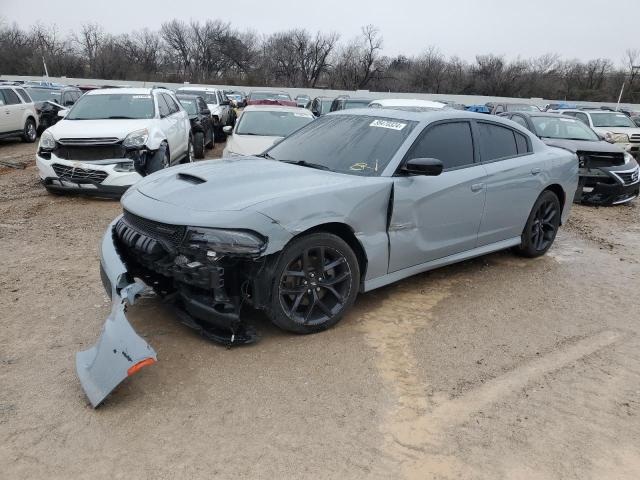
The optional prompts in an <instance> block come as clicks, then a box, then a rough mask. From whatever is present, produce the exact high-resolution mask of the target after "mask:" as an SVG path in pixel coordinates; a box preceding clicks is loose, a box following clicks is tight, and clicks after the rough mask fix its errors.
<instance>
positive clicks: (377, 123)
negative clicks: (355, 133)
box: [369, 120, 407, 130]
mask: <svg viewBox="0 0 640 480" xmlns="http://www.w3.org/2000/svg"><path fill="white" fill-rule="evenodd" d="M369 126H370V127H379V128H390V129H391V130H402V129H403V128H404V127H406V126H407V124H406V123H402V122H392V121H390V120H374V121H373V122H371V123H370V124H369Z"/></svg>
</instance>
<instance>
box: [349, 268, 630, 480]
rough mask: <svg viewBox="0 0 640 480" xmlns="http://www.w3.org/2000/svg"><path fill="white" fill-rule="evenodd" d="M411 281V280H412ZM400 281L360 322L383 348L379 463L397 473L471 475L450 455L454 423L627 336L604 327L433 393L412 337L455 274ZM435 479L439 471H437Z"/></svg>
mask: <svg viewBox="0 0 640 480" xmlns="http://www.w3.org/2000/svg"><path fill="white" fill-rule="evenodd" d="M406 283H409V282H406ZM410 283H413V285H411V286H409V285H404V284H400V285H398V286H397V287H394V288H395V291H394V292H393V294H392V295H390V297H392V298H393V300H387V299H385V300H383V301H382V304H381V305H380V306H379V307H378V309H377V310H376V311H375V312H373V313H372V314H369V313H367V314H365V315H364V316H363V317H362V319H361V320H360V322H359V324H358V328H359V329H360V331H362V332H363V333H364V335H365V338H366V341H367V344H368V345H369V346H370V347H372V348H373V349H374V350H375V351H376V352H377V361H376V367H377V369H378V372H379V374H380V377H381V378H382V381H383V382H384V384H385V386H386V389H387V393H388V394H389V395H390V397H391V400H390V401H391V406H390V408H389V409H388V411H387V413H386V416H385V420H384V421H383V423H382V424H381V425H380V430H381V432H382V434H383V436H384V439H385V441H384V445H383V446H382V447H381V452H382V453H383V457H382V459H381V464H380V465H379V468H380V469H382V470H385V471H389V472H390V473H389V474H390V475H392V476H393V477H394V478H405V479H409V480H413V479H416V480H418V479H423V478H425V475H426V474H431V475H440V476H441V477H444V478H449V477H451V478H459V477H473V476H474V474H477V472H475V473H474V471H473V470H472V468H471V467H470V466H467V465H465V464H464V463H463V462H462V461H461V460H459V458H456V457H454V456H453V455H452V454H450V453H449V451H448V450H449V448H448V445H449V443H450V441H449V439H448V437H447V435H448V432H449V430H450V429H451V428H454V427H455V426H456V425H461V424H463V423H464V422H466V421H468V420H469V418H470V417H471V416H472V415H473V414H474V413H476V412H478V411H480V410H483V409H484V408H486V407H487V406H488V405H491V404H494V403H496V402H499V401H501V400H504V398H505V397H508V396H509V395H510V394H513V393H516V392H518V391H519V390H521V389H523V388H524V387H526V386H527V385H528V384H529V383H531V382H533V381H535V380H536V379H539V378H541V377H542V376H544V375H545V374H548V373H550V372H553V371H556V370H559V369H562V368H563V367H565V366H567V365H569V364H572V363H574V362H576V361H579V360H580V359H582V358H584V357H586V356H588V355H591V354H593V353H594V352H597V351H599V350H602V349H605V348H607V347H609V346H611V345H613V344H614V343H617V342H620V341H621V340H623V339H624V338H625V335H627V334H625V333H624V332H620V331H612V330H604V331H601V332H599V333H596V334H594V335H591V336H589V337H586V338H581V339H578V340H575V339H574V340H573V341H570V342H568V343H565V344H562V345H560V346H559V348H557V349H556V350H554V351H552V352H550V353H548V354H547V355H544V356H542V357H537V358H535V359H533V360H531V361H529V362H526V363H524V364H522V365H520V366H518V367H516V368H514V369H513V370H511V371H509V372H507V373H505V374H503V375H500V376H498V377H496V378H494V379H493V380H490V381H488V382H486V383H484V384H483V385H481V386H479V387H477V388H475V389H473V390H471V391H469V392H467V393H466V394H465V395H464V396H462V397H457V398H455V399H451V400H449V399H445V400H440V401H438V400H435V398H436V397H434V398H433V399H430V398H427V396H426V387H427V385H425V383H424V380H423V379H422V377H421V376H420V374H419V371H418V367H417V365H418V362H417V358H416V356H415V354H414V352H413V345H412V340H413V339H414V338H415V334H416V333H417V331H418V330H419V329H422V328H425V327H426V326H428V325H429V323H430V322H431V321H432V320H433V310H434V308H435V307H437V306H438V304H439V303H441V302H442V301H443V300H445V299H446V298H448V297H449V296H451V295H452V290H453V287H454V283H455V280H452V279H446V280H442V279H440V280H434V279H432V278H426V277H425V278H424V279H418V281H417V282H410ZM434 478H435V477H434Z"/></svg>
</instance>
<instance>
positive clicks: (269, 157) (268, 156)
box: [255, 152, 275, 160]
mask: <svg viewBox="0 0 640 480" xmlns="http://www.w3.org/2000/svg"><path fill="white" fill-rule="evenodd" d="M255 156H256V157H260V158H267V159H269V160H275V158H273V157H272V156H271V155H269V154H268V153H267V152H265V153H261V154H260V155H255Z"/></svg>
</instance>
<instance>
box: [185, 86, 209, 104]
mask: <svg viewBox="0 0 640 480" xmlns="http://www.w3.org/2000/svg"><path fill="white" fill-rule="evenodd" d="M176 93H177V94H178V95H195V96H197V97H202V98H204V102H205V103H211V104H216V105H217V104H218V97H216V94H215V92H203V91H201V90H184V89H182V88H181V89H179V90H177V91H176Z"/></svg>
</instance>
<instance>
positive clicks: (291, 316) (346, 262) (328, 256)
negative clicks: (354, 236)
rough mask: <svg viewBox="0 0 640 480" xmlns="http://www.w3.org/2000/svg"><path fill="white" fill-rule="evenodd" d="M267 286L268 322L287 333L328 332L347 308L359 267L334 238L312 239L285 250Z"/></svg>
mask: <svg viewBox="0 0 640 480" xmlns="http://www.w3.org/2000/svg"><path fill="white" fill-rule="evenodd" d="M272 282H273V285H272V289H271V304H270V307H269V310H268V315H269V318H271V321H272V322H273V323H274V324H275V325H277V326H278V327H280V328H282V329H283V330H287V331H289V332H294V333H301V334H308V333H316V332H320V331H322V330H326V329H327V328H330V327H332V326H334V325H335V324H336V323H338V322H339V321H340V320H341V319H342V317H343V316H344V315H345V313H346V312H347V311H348V310H349V308H351V306H352V305H353V302H354V301H355V299H356V296H357V295H358V288H359V285H360V267H359V264H358V259H357V258H356V255H355V253H354V252H353V250H352V249H351V247H349V245H348V244H347V243H346V242H345V241H344V240H342V239H341V238H340V237H338V236H336V235H333V234H330V233H313V234H311V235H307V236H304V237H301V238H298V239H296V240H293V241H292V242H291V243H290V244H289V245H287V246H286V247H285V249H284V250H283V251H282V253H281V255H280V259H279V260H278V264H277V265H276V269H275V271H274V276H273V280H272Z"/></svg>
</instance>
